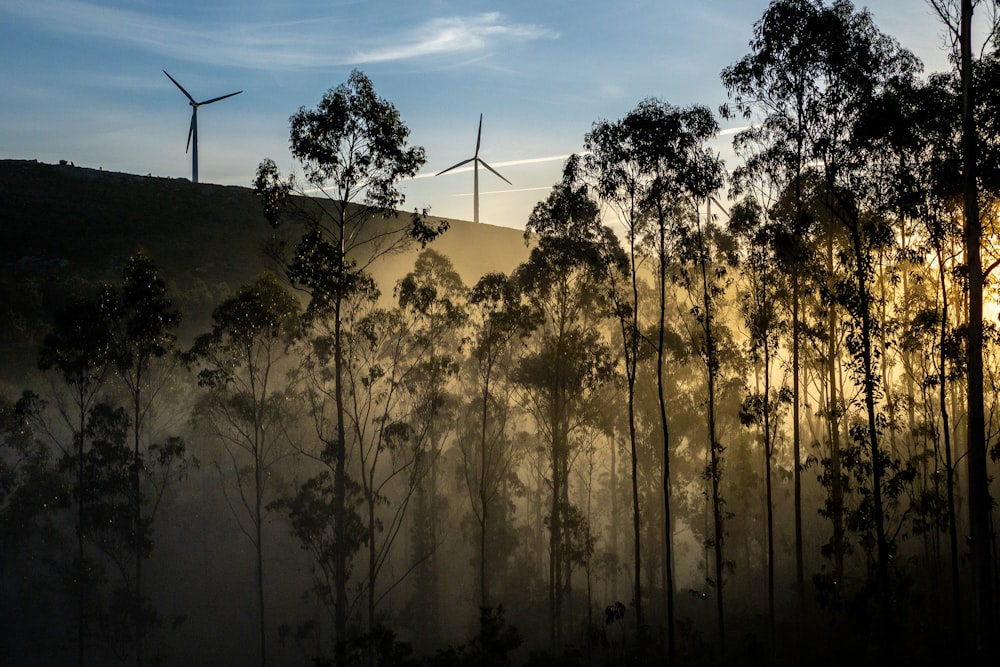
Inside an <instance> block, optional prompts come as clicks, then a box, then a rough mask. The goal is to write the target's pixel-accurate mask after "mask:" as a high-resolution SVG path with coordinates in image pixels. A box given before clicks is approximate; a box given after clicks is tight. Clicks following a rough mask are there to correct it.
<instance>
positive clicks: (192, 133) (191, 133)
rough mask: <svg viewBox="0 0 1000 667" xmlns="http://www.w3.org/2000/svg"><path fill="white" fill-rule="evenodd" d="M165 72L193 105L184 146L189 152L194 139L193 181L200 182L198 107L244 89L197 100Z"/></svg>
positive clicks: (236, 93) (192, 153)
mask: <svg viewBox="0 0 1000 667" xmlns="http://www.w3.org/2000/svg"><path fill="white" fill-rule="evenodd" d="M163 73H164V74H166V75H167V78H168V79H170V80H171V81H173V82H174V85H175V86H177V87H178V88H180V89H181V92H182V93H184V96H185V97H187V98H188V103H189V104H190V105H191V129H189V130H188V140H187V146H186V147H185V148H184V152H185V153H187V152H188V149H190V148H191V144H192V140H193V143H194V150H193V151H191V182H192V183H197V182H198V107H201V106H205V105H206V104H212V103H213V102H218V101H219V100H224V99H226V98H227V97H232V96H233V95H239V94H240V93H242V92H243V91H242V90H238V91H236V92H235V93H229V94H228V95H223V96H222V97H213V98H212V99H210V100H205V101H204V102H196V101H195V99H194V98H193V97H191V93H189V92H188V91H186V90H184V86H182V85H181V84H179V83H177V79H175V78H174V77H172V76H170V74H169V73H168V72H167V70H163Z"/></svg>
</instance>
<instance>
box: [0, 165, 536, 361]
mask: <svg viewBox="0 0 1000 667" xmlns="http://www.w3.org/2000/svg"><path fill="white" fill-rule="evenodd" d="M413 203H414V204H415V205H419V204H420V203H421V202H413ZM400 215H409V213H407V212H401V213H400ZM0 221H2V222H0V229H2V234H3V243H2V245H0V363H2V364H3V369H4V372H3V375H4V376H6V377H7V378H8V379H9V378H11V372H12V371H13V372H14V374H18V371H19V370H26V369H27V368H28V367H30V366H31V365H33V364H32V360H33V359H34V355H35V350H36V349H37V345H38V344H39V343H40V340H41V336H43V335H44V330H45V328H46V326H47V324H46V322H47V321H48V319H49V318H50V317H51V314H52V312H53V311H54V310H55V309H56V308H58V306H59V305H60V304H61V303H62V302H63V301H64V300H65V298H66V295H67V294H69V293H71V292H72V291H74V290H79V289H80V288H81V286H82V285H83V284H85V283H86V282H93V281H104V280H115V279H117V278H118V276H119V274H120V272H121V267H122V265H123V264H124V261H125V259H126V258H127V257H128V256H129V255H130V254H132V253H133V252H135V250H136V249H138V248H140V247H141V248H144V249H145V250H146V251H147V252H148V253H149V254H150V255H151V256H152V257H153V259H154V261H155V262H156V263H157V265H158V266H159V267H160V269H161V271H162V273H163V275H164V277H165V278H166V279H167V280H168V282H169V283H170V284H171V288H172V290H173V291H174V296H175V299H176V300H177V301H178V302H179V305H180V306H181V309H182V315H183V316H184V326H183V330H182V335H183V336H184V337H188V336H190V335H193V334H194V333H196V332H198V331H200V330H202V328H203V327H205V326H206V325H207V322H208V316H209V314H210V313H211V308H212V306H213V305H214V303H216V302H218V301H219V300H220V299H221V298H222V297H223V296H224V295H225V294H226V293H227V291H228V290H232V289H235V288H236V287H238V286H239V285H240V284H242V283H244V282H246V281H249V280H251V279H252V278H253V277H254V276H256V275H257V274H258V273H260V272H261V271H262V270H265V269H270V270H274V271H276V272H279V271H280V267H278V266H276V264H275V263H274V262H273V261H271V260H269V259H268V258H267V255H266V253H265V252H264V248H265V246H266V245H267V244H268V243H269V241H270V240H271V239H272V230H271V228H270V226H269V225H268V224H267V221H266V220H265V219H264V216H263V213H262V211H261V206H260V203H259V202H258V200H257V198H256V197H255V196H254V193H253V191H252V190H251V189H250V188H248V187H247V188H244V187H237V186H222V185H211V184H207V183H191V182H189V181H188V180H186V179H172V178H159V177H152V176H136V175H133V174H123V173H116V172H106V171H101V170H96V169H88V168H84V167H75V166H72V165H70V164H59V165H52V164H44V163H39V162H36V161H33V160H32V161H29V160H0ZM449 223H450V229H449V231H448V232H446V233H445V234H444V235H443V236H442V237H441V238H439V239H438V240H437V241H435V242H434V244H433V245H432V247H433V248H434V249H435V250H437V251H438V252H441V253H442V254H444V255H446V256H448V257H449V258H450V259H451V260H452V262H453V263H454V265H455V268H456V270H457V271H458V272H459V274H460V275H461V276H462V278H463V279H464V280H465V281H466V283H467V284H472V283H474V282H475V281H476V280H477V279H478V278H479V277H480V276H482V275H483V274H484V273H486V272H489V271H504V272H509V271H510V270H511V269H512V268H514V267H515V266H516V265H517V264H518V263H520V262H521V261H523V260H524V259H525V258H526V257H527V254H528V250H527V248H526V247H525V244H524V240H523V237H522V233H521V232H520V231H518V230H515V229H510V228H506V227H494V226H490V225H483V224H480V225H475V224H473V223H471V222H466V221H459V220H449ZM291 233H293V234H294V233H295V232H294V231H293V232H291ZM418 251H419V248H413V249H411V250H408V251H406V252H404V253H401V254H399V255H395V256H392V257H389V258H386V259H384V260H382V261H381V262H380V263H379V264H378V265H376V266H374V267H372V271H373V273H374V275H375V278H376V280H377V282H378V284H379V286H380V287H381V289H382V291H383V293H385V294H391V292H392V288H393V286H394V285H395V282H396V281H397V280H398V279H399V278H401V277H402V276H403V275H404V274H405V273H406V272H407V271H409V270H410V269H412V267H413V261H414V259H415V257H416V254H417V252H418Z"/></svg>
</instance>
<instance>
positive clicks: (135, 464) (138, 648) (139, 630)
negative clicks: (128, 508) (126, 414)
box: [132, 362, 145, 667]
mask: <svg viewBox="0 0 1000 667" xmlns="http://www.w3.org/2000/svg"><path fill="white" fill-rule="evenodd" d="M140 364H141V362H139V363H137V364H136V375H135V390H134V396H133V399H134V401H133V408H134V411H135V412H134V414H135V418H134V419H133V426H134V430H135V442H134V443H133V451H132V454H133V457H134V458H133V460H132V498H133V502H134V503H135V506H134V507H133V508H132V510H133V514H132V521H133V523H134V524H135V533H134V535H133V536H132V539H133V540H134V542H135V544H134V545H133V548H134V549H135V600H134V601H133V605H134V608H133V613H134V614H135V619H134V621H135V664H136V667H141V665H142V644H143V641H142V640H143V634H144V633H145V628H144V627H143V623H142V548H141V547H142V537H143V535H142V496H141V495H140V493H141V489H140V482H139V467H140V459H139V429H140V428H141V423H140V422H141V412H140V410H141V400H140V387H141V386H142V385H141V382H142V372H141V366H140Z"/></svg>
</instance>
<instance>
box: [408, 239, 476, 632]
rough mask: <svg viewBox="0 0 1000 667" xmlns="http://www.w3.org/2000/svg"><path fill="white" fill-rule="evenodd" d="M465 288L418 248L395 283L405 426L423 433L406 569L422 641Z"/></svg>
mask: <svg viewBox="0 0 1000 667" xmlns="http://www.w3.org/2000/svg"><path fill="white" fill-rule="evenodd" d="M466 292H467V290H466V287H465V285H464V283H463V282H462V279H461V277H460V276H459V275H458V273H457V272H456V271H455V268H454V266H453V265H452V263H451V260H449V259H448V258H447V257H445V256H444V255H442V254H440V253H438V252H436V251H434V250H432V249H429V248H428V249H425V250H423V251H421V253H420V254H419V255H418V256H417V259H416V262H415V263H414V267H413V270H412V271H410V272H409V273H408V274H406V276H404V277H403V279H402V280H400V282H399V283H398V284H397V285H396V298H397V301H398V303H399V307H400V308H401V309H402V310H404V311H406V312H408V314H409V316H408V321H409V322H410V323H411V326H410V330H409V332H408V333H409V335H410V336H411V337H412V344H411V345H410V351H409V362H408V363H409V364H410V365H411V369H410V370H409V372H408V373H407V374H406V376H405V378H404V385H403V388H404V390H405V393H406V396H407V402H408V403H409V405H410V408H409V415H410V418H409V423H410V427H411V428H412V429H413V430H414V431H415V432H416V433H421V434H423V439H424V443H425V444H424V445H423V451H424V453H423V455H422V457H421V459H420V460H419V464H420V465H421V466H422V468H423V469H422V471H421V475H420V482H419V484H418V486H417V489H416V505H415V507H414V511H413V520H412V521H411V538H412V540H411V560H412V566H413V568H414V572H413V574H414V577H413V578H414V583H415V585H414V594H413V608H414V609H419V610H420V611H419V616H418V618H417V619H415V620H419V622H420V624H421V625H422V627H423V632H422V633H421V635H422V636H423V637H424V638H425V639H426V640H427V641H428V643H429V644H430V645H433V646H437V645H438V644H439V643H440V642H439V640H440V629H439V628H440V615H441V607H442V604H441V586H440V583H441V582H440V578H439V571H440V563H439V560H438V547H439V545H440V543H441V540H442V533H443V532H444V531H445V530H446V527H447V525H448V499H447V498H446V497H445V496H443V495H442V493H441V475H440V467H441V466H440V461H441V457H442V452H443V450H444V447H445V443H446V442H447V441H448V440H449V437H450V435H451V434H452V432H453V430H454V428H455V421H456V420H455V417H456V413H457V411H458V402H459V399H458V397H457V396H456V395H455V391H454V381H455V379H456V378H457V376H458V374H459V366H460V361H461V357H460V355H461V353H462V352H463V349H462V348H463V340H462V338H463V327H464V324H465V320H466V317H467V316H466V312H465V307H464V306H465V304H464V299H465V296H466Z"/></svg>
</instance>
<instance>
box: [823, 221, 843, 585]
mask: <svg viewBox="0 0 1000 667" xmlns="http://www.w3.org/2000/svg"><path fill="white" fill-rule="evenodd" d="M826 261H827V288H828V290H829V292H830V294H831V295H832V294H833V282H834V265H833V219H832V218H830V220H829V224H828V226H827V241H826ZM827 330H828V332H829V339H828V341H827V359H826V361H827V372H828V374H829V383H830V391H829V404H828V406H827V411H828V413H829V417H828V419H829V426H830V505H831V507H830V513H831V514H832V519H833V577H834V581H835V582H836V584H837V585H838V586H839V585H840V584H842V583H843V581H844V551H845V545H844V484H843V475H842V472H841V461H840V405H841V403H840V402H839V401H838V400H837V399H838V391H837V387H838V384H839V383H838V382H837V315H836V312H835V308H834V305H833V303H832V299H831V303H830V304H829V305H828V309H827Z"/></svg>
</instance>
